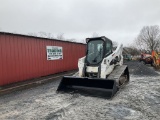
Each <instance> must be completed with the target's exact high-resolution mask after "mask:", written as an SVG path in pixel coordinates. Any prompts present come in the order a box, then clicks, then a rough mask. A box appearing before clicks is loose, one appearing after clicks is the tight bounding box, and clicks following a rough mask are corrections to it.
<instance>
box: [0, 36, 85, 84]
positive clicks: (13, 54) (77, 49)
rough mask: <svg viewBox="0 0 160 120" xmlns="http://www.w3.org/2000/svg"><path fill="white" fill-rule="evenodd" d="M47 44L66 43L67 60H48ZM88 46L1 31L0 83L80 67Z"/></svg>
mask: <svg viewBox="0 0 160 120" xmlns="http://www.w3.org/2000/svg"><path fill="white" fill-rule="evenodd" d="M46 46H62V47H63V60H47V52H46ZM84 55H85V45H84V44H79V43H71V42H64V41H58V40H49V39H44V38H43V39H42V38H38V37H29V36H23V35H15V34H9V33H7V34H5V33H0V86H2V85H5V84H10V83H13V82H18V81H23V80H28V79H32V78H38V77H41V76H46V75H49V74H54V73H59V72H63V71H69V70H73V69H77V68H78V66H77V64H78V59H79V58H80V57H82V56H84Z"/></svg>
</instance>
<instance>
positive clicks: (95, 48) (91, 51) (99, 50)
mask: <svg viewBox="0 0 160 120" xmlns="http://www.w3.org/2000/svg"><path fill="white" fill-rule="evenodd" d="M103 44H104V41H102V40H94V41H89V42H88V46H87V48H88V50H87V56H86V60H87V62H88V63H89V64H98V63H99V62H101V61H102V59H103V52H104V49H103Z"/></svg>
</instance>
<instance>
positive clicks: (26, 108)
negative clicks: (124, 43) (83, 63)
mask: <svg viewBox="0 0 160 120" xmlns="http://www.w3.org/2000/svg"><path fill="white" fill-rule="evenodd" d="M126 64H128V66H129V70H130V83H129V84H128V85H127V86H125V87H124V88H123V89H121V90H120V91H119V92H118V93H117V94H116V96H115V97H114V98H113V99H112V100H107V99H103V98H97V97H89V96H87V97H86V96H82V95H79V94H57V93H56V89H57V86H58V84H59V81H60V80H55V81H54V82H52V83H47V84H44V85H41V86H38V87H35V88H31V89H26V90H22V91H17V92H14V93H10V94H7V95H3V96H0V120H8V119H9V120H39V119H42V120H160V114H159V113H160V74H159V72H158V71H155V70H154V69H153V68H152V67H150V66H149V65H143V64H142V63H139V62H127V63H126Z"/></svg>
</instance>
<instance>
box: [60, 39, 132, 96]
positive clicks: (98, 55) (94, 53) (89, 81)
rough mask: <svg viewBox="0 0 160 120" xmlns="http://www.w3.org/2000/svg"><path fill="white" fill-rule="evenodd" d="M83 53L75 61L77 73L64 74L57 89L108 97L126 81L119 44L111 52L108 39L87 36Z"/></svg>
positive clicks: (124, 66)
mask: <svg viewBox="0 0 160 120" xmlns="http://www.w3.org/2000/svg"><path fill="white" fill-rule="evenodd" d="M86 43H87V50H86V56H85V57H83V58H80V59H79V60H78V68H79V71H78V76H64V77H63V78H62V80H61V82H60V84H59V86H58V88H57V91H58V92H78V93H82V94H85V95H91V96H99V97H104V98H112V97H113V96H114V94H115V93H116V92H117V91H118V90H119V88H121V87H122V86H124V85H125V84H126V83H128V82H129V71H128V67H127V65H123V56H122V51H123V46H122V44H121V45H119V46H118V47H117V48H116V50H114V51H113V45H112V41H111V40H109V39H108V38H106V37H104V36H102V37H96V38H87V39H86Z"/></svg>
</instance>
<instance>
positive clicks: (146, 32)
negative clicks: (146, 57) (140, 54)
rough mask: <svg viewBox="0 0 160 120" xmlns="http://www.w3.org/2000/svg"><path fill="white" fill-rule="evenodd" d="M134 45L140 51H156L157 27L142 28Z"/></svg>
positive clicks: (159, 39) (159, 37) (159, 38)
mask: <svg viewBox="0 0 160 120" xmlns="http://www.w3.org/2000/svg"><path fill="white" fill-rule="evenodd" d="M135 43H136V45H137V47H139V48H140V49H146V50H149V51H152V50H157V49H158V47H159V45H160V28H159V26H158V25H154V26H144V27H143V28H142V30H141V31H140V33H139V35H138V37H137V38H136V40H135Z"/></svg>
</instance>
